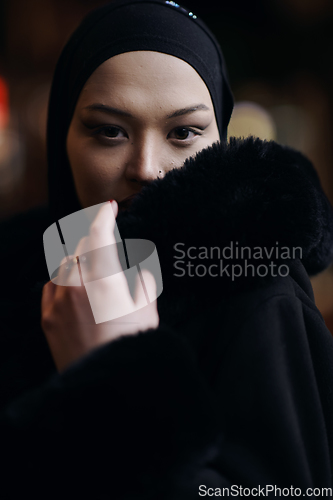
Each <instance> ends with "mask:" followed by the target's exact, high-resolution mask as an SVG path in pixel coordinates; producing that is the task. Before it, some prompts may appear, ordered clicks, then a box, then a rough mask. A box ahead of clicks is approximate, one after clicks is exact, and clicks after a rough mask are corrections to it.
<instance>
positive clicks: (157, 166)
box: [125, 135, 165, 186]
mask: <svg viewBox="0 0 333 500" xmlns="http://www.w3.org/2000/svg"><path fill="white" fill-rule="evenodd" d="M164 173H165V168H164V167H163V159H162V150H161V144H160V142H159V141H158V139H157V138H156V137H154V136H152V135H151V136H146V137H144V138H142V139H141V140H140V141H138V142H137V143H136V144H135V143H133V144H132V145H131V151H130V157H129V160H128V163H127V166H126V172H125V175H126V177H127V179H128V180H129V181H131V182H136V183H139V184H140V185H142V186H144V185H146V184H149V183H150V182H152V181H153V180H155V179H157V178H158V177H159V178H161V177H163V175H164Z"/></svg>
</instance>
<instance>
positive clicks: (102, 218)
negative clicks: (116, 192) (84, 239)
mask: <svg viewBox="0 0 333 500" xmlns="http://www.w3.org/2000/svg"><path fill="white" fill-rule="evenodd" d="M117 213H118V205H117V202H116V201H115V200H113V201H112V203H110V202H107V203H104V204H103V205H102V206H101V208H100V209H99V211H98V213H97V215H96V217H95V219H94V221H93V222H92V224H91V226H90V232H89V236H90V238H91V240H90V250H94V249H95V248H101V247H103V246H107V245H112V244H113V243H114V242H115V241H116V240H115V237H114V228H115V225H116V216H117Z"/></svg>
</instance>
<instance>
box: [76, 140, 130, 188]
mask: <svg viewBox="0 0 333 500" xmlns="http://www.w3.org/2000/svg"><path fill="white" fill-rule="evenodd" d="M69 139H71V138H70V136H69ZM67 155H68V160H69V163H70V166H71V170H72V173H73V177H74V181H75V184H76V186H78V187H79V186H81V187H84V188H87V189H93V188H94V187H100V186H102V185H103V184H104V183H105V182H107V181H108V182H110V181H113V180H116V179H117V178H118V177H119V175H120V174H121V168H120V164H121V162H120V161H119V158H117V156H119V155H117V153H115V151H112V150H111V148H108V147H102V146H100V145H98V144H96V142H95V141H93V140H91V138H84V139H81V140H69V141H68V143H67Z"/></svg>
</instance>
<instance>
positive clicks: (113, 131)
mask: <svg viewBox="0 0 333 500" xmlns="http://www.w3.org/2000/svg"><path fill="white" fill-rule="evenodd" d="M120 134H122V135H120ZM94 135H99V136H102V137H108V138H110V139H116V138H118V137H127V135H126V134H125V132H124V131H123V130H121V129H120V128H119V127H115V126H113V125H107V126H104V127H100V128H98V129H97V130H95V131H94Z"/></svg>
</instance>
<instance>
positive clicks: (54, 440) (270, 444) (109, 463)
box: [0, 0, 333, 499]
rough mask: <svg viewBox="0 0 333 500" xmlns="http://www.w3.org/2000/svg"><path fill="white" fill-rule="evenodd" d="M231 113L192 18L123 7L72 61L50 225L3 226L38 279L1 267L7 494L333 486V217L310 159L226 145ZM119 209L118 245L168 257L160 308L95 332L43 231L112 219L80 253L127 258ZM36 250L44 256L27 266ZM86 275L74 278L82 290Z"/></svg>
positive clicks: (94, 19) (215, 64)
mask: <svg viewBox="0 0 333 500" xmlns="http://www.w3.org/2000/svg"><path fill="white" fill-rule="evenodd" d="M231 110H232V96H231V93H230V90H229V87H228V80H227V77H226V70H225V66H224V62H223V58H222V55H221V53H220V50H219V48H218V45H217V44H216V41H215V39H214V37H213V36H212V35H211V34H210V32H209V31H208V30H207V28H206V27H205V26H204V24H203V23H202V22H201V21H200V20H198V19H197V18H196V16H195V15H194V14H193V13H189V12H188V11H186V10H185V9H182V8H181V7H179V6H178V4H175V3H174V2H160V1H158V0H149V1H133V0H131V1H128V2H126V1H120V2H114V3H112V4H110V5H107V6H105V7H103V8H101V9H98V10H97V11H94V12H93V13H92V14H91V15H89V16H88V17H87V18H86V19H85V20H84V22H83V23H82V24H81V26H80V27H79V28H78V30H77V31H76V32H75V33H74V35H73V36H72V38H71V39H70V41H69V42H68V44H67V45H66V47H65V49H64V50H63V52H62V55H61V57H60V59H59V62H58V65H57V68H56V72H55V76H54V81H53V85H52V90H51V97H50V107H49V121H48V162H49V191H50V207H49V208H50V217H49V218H46V217H45V216H44V215H43V214H42V213H41V211H39V210H37V211H35V212H34V213H32V214H30V216H29V217H30V218H27V216H26V215H25V216H21V217H18V218H17V219H16V220H15V221H10V222H8V223H7V224H6V225H5V226H3V231H4V234H5V235H6V234H10V235H11V241H12V246H11V247H10V250H7V254H6V255H4V261H6V260H5V259H6V257H7V258H8V259H9V257H10V261H11V262H16V261H17V260H18V262H19V266H21V267H19V268H18V269H17V279H16V281H15V279H13V277H12V276H11V272H10V268H9V266H8V271H7V269H6V270H5V278H4V283H5V284H6V286H4V287H3V290H4V293H3V300H2V318H3V324H4V326H5V328H4V331H5V335H4V336H3V339H2V342H3V349H2V360H3V361H2V373H1V380H2V411H1V420H0V429H1V442H2V453H3V455H4V456H5V459H6V464H5V467H4V472H3V478H2V480H3V484H8V485H10V487H11V489H12V495H13V497H14V498H15V495H16V498H18V495H19V494H22V493H23V492H26V491H27V490H28V491H31V492H33V493H34V495H35V496H41V497H43V498H53V497H54V498H55V497H57V498H98V499H102V498H112V499H113V498H117V499H118V498H126V499H130V498H145V499H148V498H154V499H155V498H168V499H169V498H170V499H171V498H172V499H176V498H179V499H185V498H197V497H198V496H214V495H215V496H222V493H223V488H229V494H230V496H231V494H232V493H233V496H237V494H238V495H239V496H241V495H243V496H244V495H246V496H249V495H252V496H262V495H263V494H264V493H265V494H266V496H279V491H278V490H277V489H276V488H280V489H281V490H280V495H281V494H284V495H285V494H286V490H284V493H281V492H282V488H286V489H288V493H289V494H294V491H295V492H296V495H297V496H299V495H302V494H309V495H310V494H311V492H312V493H313V492H314V493H315V494H317V493H318V491H317V490H314V489H315V488H332V469H333V467H332V458H331V457H332V456H333V426H332V422H333V397H332V384H333V339H332V337H331V335H330V333H329V332H328V330H327V329H326V327H325V324H324V322H323V320H322V318H321V316H320V313H319V311H318V310H317V308H316V307H315V304H314V298H313V292H312V288H311V285H310V282H309V278H308V274H307V273H309V274H315V273H317V272H319V271H321V270H322V269H324V268H325V267H326V266H328V265H329V264H330V262H331V261H332V259H333V250H332V232H333V217H332V208H331V206H330V205H329V203H328V201H327V199H326V197H325V195H324V193H323V192H322V190H321V187H320V183H319V180H318V177H317V175H316V173H315V170H314V169H313V167H312V165H311V164H310V162H309V161H308V160H307V159H306V158H304V157H303V156H302V155H301V154H300V153H298V152H296V151H293V150H291V149H288V148H283V147H281V146H278V145H277V144H275V143H263V142H261V141H259V140H254V139H248V140H245V141H236V140H233V141H231V143H230V144H229V145H227V144H226V142H225V139H226V130H227V125H228V122H229V118H230V114H231ZM184 162H185V163H184ZM131 195H135V198H134V200H133V198H132V199H131V200H128V199H127V198H129V197H130V196H131ZM111 199H112V200H115V201H116V202H115V201H112V205H111V206H112V210H113V212H114V215H115V216H116V217H117V219H116V221H117V227H118V230H119V233H120V235H121V237H122V239H123V240H125V241H126V240H130V239H135V238H137V239H146V240H150V241H152V242H153V243H154V244H155V245H156V249H157V252H158V256H159V260H160V265H161V270H162V277H163V293H162V294H161V295H160V296H159V297H158V300H157V304H156V302H154V301H152V302H151V304H150V305H149V306H147V307H142V308H141V309H138V310H136V311H134V312H133V313H131V314H129V315H125V316H123V317H122V318H118V319H116V320H112V321H106V322H101V323H99V324H95V323H94V321H93V318H92V309H91V308H90V305H89V301H88V297H87V294H86V291H85V288H84V287H83V286H81V287H78V286H59V285H55V284H54V283H52V282H50V281H49V276H48V273H47V269H46V266H45V259H44V257H43V255H42V252H43V248H42V243H41V234H42V233H43V231H44V230H45V229H46V228H47V227H48V226H49V225H50V224H53V223H56V221H60V220H61V219H62V218H64V217H66V216H68V215H70V214H72V213H75V212H77V211H78V210H82V209H85V208H88V207H91V206H95V205H98V204H102V207H101V209H100V211H99V212H98V214H97V217H96V218H95V219H94V222H93V223H92V226H91V228H92V229H91V231H90V233H89V235H88V236H87V235H86V236H85V237H84V238H82V239H81V240H80V242H79V244H78V246H77V247H76V248H75V251H74V252H73V253H72V257H75V256H77V255H78V256H79V259H80V256H82V255H83V254H85V253H87V251H88V252H89V251H92V250H93V249H98V248H100V247H104V246H111V245H112V244H114V242H115V239H114V235H113V231H114V229H115V220H114V217H112V216H111V212H110V204H109V203H108V200H111ZM28 224H29V225H28ZM17 228H18V229H17ZM32 229H33V231H32ZM22 240H24V241H25V248H27V252H28V251H29V249H30V248H31V253H32V252H34V255H33V256H32V257H31V259H30V258H29V259H28V258H27V259H24V261H23V262H22V257H21V258H20V259H18V258H17V259H16V257H19V256H21V245H22ZM19 245H20V246H19ZM213 249H215V250H213ZM242 249H247V250H244V252H243V250H242ZM295 249H296V250H297V252H298V253H295ZM29 253H30V252H29ZM90 255H92V257H91V259H92V260H91V261H90V264H92V266H94V265H98V264H99V261H98V259H97V258H96V255H94V254H92V253H90ZM117 258H118V257H117V255H115V254H113V256H112V262H111V265H112V266H114V267H115V268H116V269H117V270H119V269H120V268H119V266H120V262H119V260H117ZM258 261H259V262H258ZM65 262H66V259H64V260H63V263H65ZM79 264H80V261H76V262H75V263H74V264H73V265H72V267H71V268H70V269H69V270H68V269H67V270H66V269H65V268H64V266H62V267H61V269H60V270H59V273H63V274H62V276H63V277H66V279H69V280H71V273H72V272H73V270H74V269H78V266H79ZM81 264H82V262H81ZM81 264H80V265H81ZM198 264H201V267H200V266H199V265H198ZM82 265H84V264H82ZM251 266H252V267H251ZM259 266H262V267H261V268H260V270H259ZM266 271H267V272H266ZM66 273H67V274H66ZM118 274H119V275H120V281H119V288H117V291H116V292H115V290H109V289H107V290H106V289H102V292H105V290H106V291H107V293H109V292H110V293H111V294H112V293H113V296H112V297H113V300H115V301H119V302H117V304H119V306H121V304H122V303H123V301H127V302H128V303H129V304H132V305H133V304H140V303H141V299H142V292H140V289H139V283H138V282H137V284H136V293H135V294H134V299H132V297H131V296H130V293H129V291H128V288H126V286H127V285H126V283H125V281H124V280H123V279H122V278H121V276H122V275H121V273H120V272H119V273H118ZM118 274H117V275H118ZM143 274H144V273H143ZM59 276H61V274H59ZM144 281H145V283H146V290H147V291H148V295H149V293H153V292H154V287H155V282H154V280H153V279H152V276H151V275H150V274H144ZM69 283H70V284H72V282H71V281H69ZM67 284H68V282H67ZM42 288H43V293H42V303H41V304H40V301H41V292H42ZM10 293H12V294H13V298H12V300H8V297H9V296H10V295H9V294H10ZM140 293H141V295H140ZM131 301H132V302H131ZM14 318H15V321H14ZM27 330H28V332H27ZM7 332H8V333H7ZM17 478H19V481H17ZM14 479H15V480H14ZM232 488H233V489H232ZM242 488H248V489H247V490H242ZM262 488H264V490H262ZM295 488H298V489H297V491H296V490H295ZM308 489H309V490H308ZM310 489H311V491H310ZM320 494H322V495H324V493H323V492H322V491H320ZM224 495H227V491H226V490H224Z"/></svg>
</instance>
